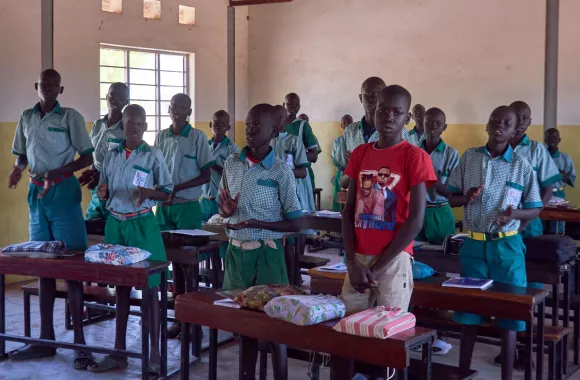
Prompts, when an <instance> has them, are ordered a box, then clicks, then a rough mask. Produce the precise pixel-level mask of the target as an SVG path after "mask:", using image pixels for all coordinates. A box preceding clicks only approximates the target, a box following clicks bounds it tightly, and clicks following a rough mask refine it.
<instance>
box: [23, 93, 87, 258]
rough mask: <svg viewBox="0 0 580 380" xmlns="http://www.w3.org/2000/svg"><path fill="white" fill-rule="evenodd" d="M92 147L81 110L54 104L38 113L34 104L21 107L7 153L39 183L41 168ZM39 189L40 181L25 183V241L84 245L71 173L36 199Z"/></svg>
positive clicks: (56, 165) (78, 193)
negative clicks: (25, 164)
mask: <svg viewBox="0 0 580 380" xmlns="http://www.w3.org/2000/svg"><path fill="white" fill-rule="evenodd" d="M93 151H94V148H93V144H92V143H91V139H90V138H89V134H88V132H87V127H86V125H85V120H84V119H83V117H82V116H81V114H80V113H78V112H77V111H75V110H74V109H72V108H65V107H61V106H60V104H59V103H57V104H56V105H55V107H54V108H53V109H52V111H51V112H49V113H47V114H45V115H44V117H41V114H40V103H38V104H36V105H35V106H34V107H33V108H31V109H27V110H26V111H24V112H23V113H22V116H20V120H19V122H18V126H17V127H16V133H15V135H14V142H13V144H12V153H14V154H16V155H19V156H25V157H26V158H27V160H28V165H29V170H30V175H31V177H32V178H33V179H35V180H37V181H39V182H43V176H44V175H45V173H46V172H48V171H50V170H55V169H58V168H61V167H63V166H65V165H68V164H70V163H71V162H73V161H74V159H75V155H76V154H77V153H78V154H79V155H81V156H82V155H86V154H91V153H92V152H93ZM41 191H42V186H38V185H35V184H33V183H30V184H29V185H28V208H29V233H30V240H31V241H52V240H62V241H64V242H65V243H66V245H67V248H68V249H69V250H73V251H84V250H86V248H87V232H86V228H85V223H84V219H83V211H82V208H81V198H82V193H81V188H80V185H79V182H78V180H77V179H76V177H74V176H72V177H70V178H66V179H61V181H60V182H58V183H55V184H54V185H53V186H52V187H51V188H50V190H49V191H48V193H47V194H46V196H45V197H44V198H43V199H38V194H39V193H40V192H41Z"/></svg>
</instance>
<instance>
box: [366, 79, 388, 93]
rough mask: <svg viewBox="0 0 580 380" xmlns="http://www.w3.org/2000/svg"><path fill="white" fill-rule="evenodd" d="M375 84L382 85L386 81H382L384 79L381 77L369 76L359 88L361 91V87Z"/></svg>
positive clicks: (384, 84)
mask: <svg viewBox="0 0 580 380" xmlns="http://www.w3.org/2000/svg"><path fill="white" fill-rule="evenodd" d="M377 84H378V85H382V86H386V83H385V81H384V80H382V79H381V78H379V77H370V78H367V79H366V80H365V81H364V82H363V84H362V86H361V88H360V89H361V92H362V89H363V88H368V87H373V86H375V85H377Z"/></svg>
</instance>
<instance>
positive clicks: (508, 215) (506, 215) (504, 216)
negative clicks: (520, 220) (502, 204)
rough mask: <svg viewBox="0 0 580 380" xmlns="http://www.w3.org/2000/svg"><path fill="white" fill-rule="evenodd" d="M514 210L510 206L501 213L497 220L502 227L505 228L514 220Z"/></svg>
mask: <svg viewBox="0 0 580 380" xmlns="http://www.w3.org/2000/svg"><path fill="white" fill-rule="evenodd" d="M513 214H514V209H513V207H512V206H509V207H508V208H507V209H506V210H505V211H503V212H502V213H500V214H499V215H498V216H497V219H496V220H495V221H496V222H497V224H498V225H499V226H500V227H503V226H505V225H506V224H508V223H509V222H511V221H512V220H513V219H514V215H513Z"/></svg>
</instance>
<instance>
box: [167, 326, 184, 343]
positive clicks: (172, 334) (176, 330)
mask: <svg viewBox="0 0 580 380" xmlns="http://www.w3.org/2000/svg"><path fill="white" fill-rule="evenodd" d="M180 334H181V324H180V323H174V324H172V325H171V327H169V329H167V339H175V338H177V337H178V336H179V335H180Z"/></svg>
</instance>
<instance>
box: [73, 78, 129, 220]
mask: <svg viewBox="0 0 580 380" xmlns="http://www.w3.org/2000/svg"><path fill="white" fill-rule="evenodd" d="M106 100H107V108H108V109H109V113H108V114H107V115H105V117H103V118H102V119H100V120H97V121H95V124H93V128H92V129H91V133H89V137H90V138H91V141H92V142H93V146H94V147H95V151H94V152H93V161H94V162H93V166H92V167H91V169H89V170H86V171H85V172H83V174H82V175H81V176H80V178H79V182H80V183H81V186H84V185H87V187H88V188H89V190H91V193H92V198H91V202H90V203H89V207H88V208H87V213H86V216H85V217H86V219H87V220H91V219H104V220H107V218H108V216H109V211H108V210H107V207H106V202H105V201H102V200H100V199H99V197H98V195H97V185H98V184H99V177H100V172H101V167H102V163H103V159H104V158H105V155H106V154H107V153H108V152H109V150H111V149H114V148H116V147H118V146H119V144H120V143H122V142H123V141H124V140H125V133H124V132H123V126H122V123H121V116H122V112H123V108H124V107H125V106H126V105H127V104H129V87H127V85H126V84H124V83H113V84H111V86H110V87H109V92H108V93H107V99H106Z"/></svg>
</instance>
